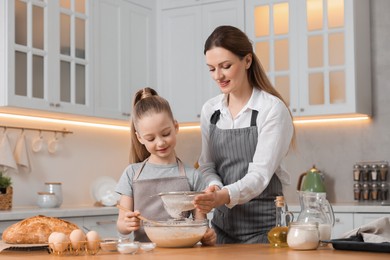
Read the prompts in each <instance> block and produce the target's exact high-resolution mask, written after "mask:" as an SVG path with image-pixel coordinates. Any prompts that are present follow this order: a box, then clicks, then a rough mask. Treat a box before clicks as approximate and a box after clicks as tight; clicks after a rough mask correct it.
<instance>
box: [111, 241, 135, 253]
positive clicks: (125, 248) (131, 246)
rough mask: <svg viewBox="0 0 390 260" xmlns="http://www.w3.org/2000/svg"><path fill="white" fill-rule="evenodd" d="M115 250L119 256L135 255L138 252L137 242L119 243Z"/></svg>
mask: <svg viewBox="0 0 390 260" xmlns="http://www.w3.org/2000/svg"><path fill="white" fill-rule="evenodd" d="M116 248H117V250H118V252H119V253H121V254H132V255H133V254H135V253H137V251H138V248H139V243H138V242H120V243H118V244H117V246H116Z"/></svg>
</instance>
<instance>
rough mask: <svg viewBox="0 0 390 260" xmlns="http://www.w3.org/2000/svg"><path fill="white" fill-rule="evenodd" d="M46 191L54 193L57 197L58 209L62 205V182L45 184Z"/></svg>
mask: <svg viewBox="0 0 390 260" xmlns="http://www.w3.org/2000/svg"><path fill="white" fill-rule="evenodd" d="M45 187H46V191H47V192H50V193H54V194H55V195H56V197H57V205H56V207H60V206H61V204H62V200H63V198H62V183H61V182H45Z"/></svg>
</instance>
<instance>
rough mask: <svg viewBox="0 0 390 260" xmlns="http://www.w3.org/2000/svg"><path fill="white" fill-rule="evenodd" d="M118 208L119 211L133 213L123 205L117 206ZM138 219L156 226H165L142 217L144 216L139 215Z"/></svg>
mask: <svg viewBox="0 0 390 260" xmlns="http://www.w3.org/2000/svg"><path fill="white" fill-rule="evenodd" d="M116 207H117V208H118V209H121V210H123V211H126V212H130V211H131V210H130V209H127V208H125V207H123V206H121V205H119V204H117V205H116ZM137 218H139V219H140V220H143V221H147V222H150V223H152V224H154V225H156V226H163V224H161V223H159V222H157V221H154V220H150V219H147V218H145V217H144V216H142V215H138V216H137Z"/></svg>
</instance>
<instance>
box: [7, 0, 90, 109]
mask: <svg viewBox="0 0 390 260" xmlns="http://www.w3.org/2000/svg"><path fill="white" fill-rule="evenodd" d="M0 9H1V11H0V12H1V13H2V15H1V17H2V18H1V19H2V20H1V23H0V27H1V30H2V32H1V35H6V37H2V42H1V43H0V52H1V53H2V58H1V61H0V62H1V63H2V67H0V68H1V73H2V74H3V76H4V80H3V81H1V85H0V91H1V93H2V99H1V100H0V101H1V104H0V105H1V106H8V107H19V108H20V107H22V108H28V109H38V110H44V111H55V112H64V113H77V114H83V115H90V114H91V113H92V111H93V104H92V98H91V97H92V92H93V91H92V88H91V82H90V75H91V74H90V73H91V64H92V56H91V17H90V10H91V6H90V4H89V2H88V1H87V0H85V1H82V0H81V1H71V0H68V1H65V0H61V1H36V0H24V1H21V0H14V1H2V2H1V6H0ZM3 14H4V15H3Z"/></svg>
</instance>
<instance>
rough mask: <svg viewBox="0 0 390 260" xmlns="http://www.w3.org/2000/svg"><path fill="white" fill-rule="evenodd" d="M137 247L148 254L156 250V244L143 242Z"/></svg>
mask: <svg viewBox="0 0 390 260" xmlns="http://www.w3.org/2000/svg"><path fill="white" fill-rule="evenodd" d="M139 247H140V248H141V250H143V251H144V252H150V251H153V249H155V248H156V243H153V242H143V243H140V244H139Z"/></svg>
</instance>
